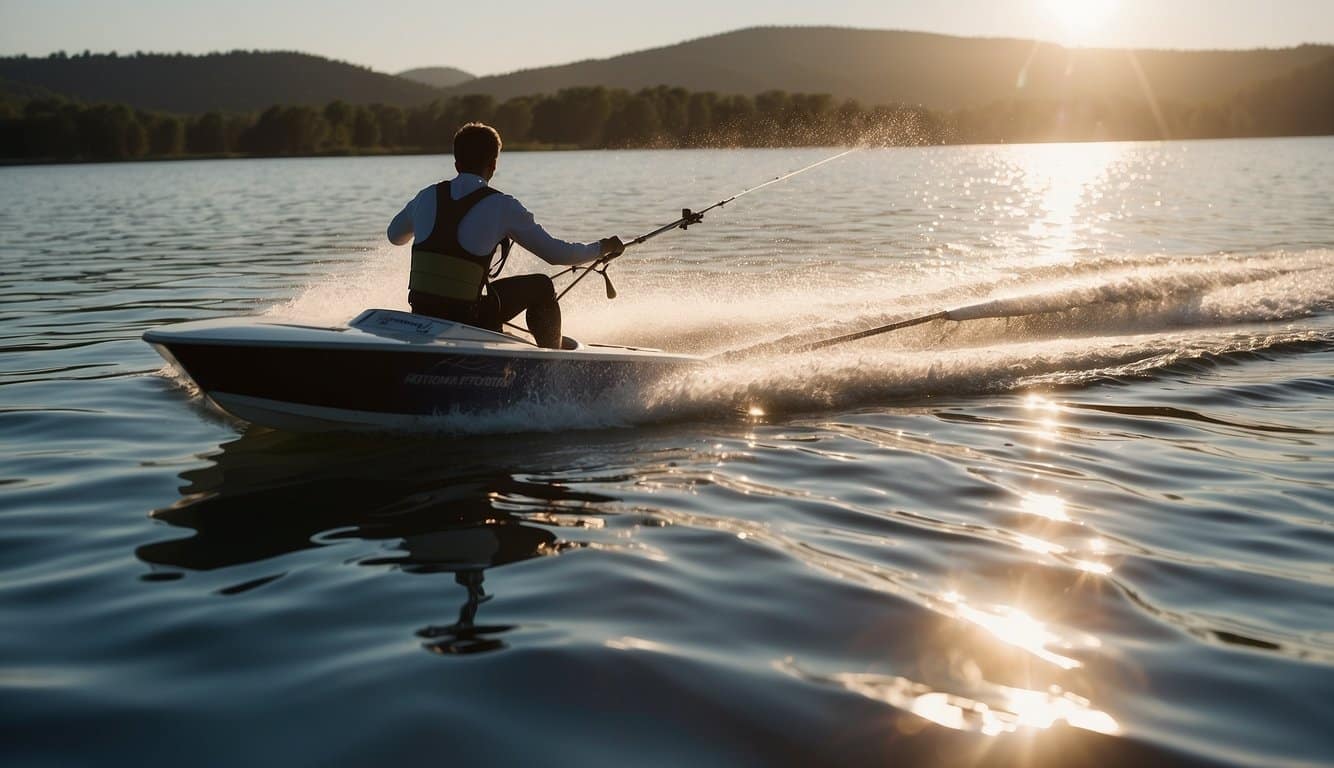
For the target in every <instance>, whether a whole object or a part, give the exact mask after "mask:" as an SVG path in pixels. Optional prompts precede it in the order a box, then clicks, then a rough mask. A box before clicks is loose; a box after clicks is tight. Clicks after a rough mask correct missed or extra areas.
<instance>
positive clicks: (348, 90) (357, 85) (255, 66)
mask: <svg viewBox="0 0 1334 768" xmlns="http://www.w3.org/2000/svg"><path fill="white" fill-rule="evenodd" d="M0 78H3V79H6V80H10V81H13V82H14V83H23V84H26V85H31V86H37V87H41V88H45V89H48V90H51V91H55V92H57V93H60V94H63V95H66V96H72V97H74V98H76V99H81V100H83V101H88V102H115V103H123V104H129V105H131V106H133V107H136V108H139V109H150V110H160V111H164V112H177V113H182V114H190V113H199V112H208V111H211V110H217V111H221V112H252V111H256V110H261V109H264V108H266V107H269V106H271V105H273V104H285V105H307V104H308V105H312V106H323V105H325V104H328V103H329V102H331V101H334V100H336V99H342V100H344V101H347V102H349V103H353V104H370V103H375V102H378V103H382V104H395V105H398V106H413V105H417V104H423V103H426V102H429V101H431V100H432V99H435V98H438V97H439V96H440V92H439V91H438V90H436V89H435V88H431V87H430V86H427V85H423V84H421V83H416V82H413V81H411V80H404V79H402V78H398V77H394V76H393V75H386V74H384V73H381V72H374V71H371V70H369V69H366V68H365V67H358V66H355V65H352V64H347V63H345V62H341V61H331V60H329V59H325V58H321V57H319V56H311V55H309V54H304V53H289V52H260V51H232V52H231V53H212V54H207V55H204V56H189V55H185V54H136V55H134V56H117V55H115V54H94V55H79V56H70V57H65V56H49V57H46V58H40V59H38V58H27V57H5V58H0Z"/></svg>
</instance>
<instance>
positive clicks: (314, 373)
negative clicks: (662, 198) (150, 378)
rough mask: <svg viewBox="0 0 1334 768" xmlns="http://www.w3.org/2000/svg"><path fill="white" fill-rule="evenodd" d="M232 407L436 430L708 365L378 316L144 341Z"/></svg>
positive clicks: (205, 330) (335, 426)
mask: <svg viewBox="0 0 1334 768" xmlns="http://www.w3.org/2000/svg"><path fill="white" fill-rule="evenodd" d="M144 340H145V341H147V342H148V343H149V344H152V345H153V346H154V348H156V349H157V351H158V352H159V353H160V354H161V355H162V356H163V357H164V358H166V359H167V361H168V362H170V363H171V364H172V365H173V366H175V367H176V369H177V370H179V371H181V372H182V373H183V374H184V375H186V376H188V377H189V378H190V379H192V380H193V381H194V382H195V384H197V385H198V387H199V389H200V390H201V391H202V392H203V394H204V395H205V396H206V397H207V398H208V399H209V400H211V401H212V402H213V403H214V404H216V405H217V406H218V407H219V408H221V409H222V410H224V411H226V412H228V413H230V414H232V415H234V416H236V417H238V418H241V419H244V420H246V421H250V422H254V423H256V424H262V425H264V426H268V427H273V428H276V429H284V430H290V431H299V432H313V431H328V430H348V429H380V430H400V429H407V430H412V429H430V428H431V427H432V424H433V423H438V422H437V420H438V419H439V418H440V417H442V416H467V415H470V414H482V413H497V412H503V411H504V410H505V409H507V408H512V407H514V406H516V405H518V404H521V403H525V402H533V403H544V402H551V403H556V402H572V401H573V402H578V403H593V402H596V401H597V400H598V399H599V398H601V397H605V396H607V395H608V394H610V393H612V392H614V391H618V390H633V389H634V388H642V387H646V386H649V385H651V384H653V383H654V382H657V381H660V380H662V379H663V378H665V377H667V376H669V375H671V374H673V373H677V372H680V371H682V370H685V369H689V368H691V367H694V366H698V365H701V364H702V363H703V359H702V358H699V357H694V356H691V355H679V354H671V353H667V352H663V351H661V350H657V349H645V348H640V347H622V346H611V345H604V344H582V343H580V342H578V341H575V340H573V339H570V338H568V337H566V338H565V343H564V345H563V348H562V349H543V348H541V347H538V346H536V345H534V344H533V343H532V342H529V341H527V340H525V339H522V338H519V337H517V336H511V335H509V334H506V333H496V332H492V331H488V330H484V329H481V328H474V327H472V326H468V325H464V324H462V323H455V322H450V321H447V320H438V319H435V318H431V317H426V316H423V315H416V314H412V313H409V312H400V311H396V310H391V309H368V310H366V311H365V312H362V313H361V314H360V315H358V316H357V317H356V318H355V319H354V320H352V321H351V322H350V323H348V324H347V325H346V326H343V327H323V326H312V325H301V324H296V323H290V322H282V321H276V320H272V319H264V318H237V319H229V320H204V321H199V322H191V323H182V324H179V325H172V326H166V327H163V328H155V329H153V330H150V331H148V332H147V333H145V334H144Z"/></svg>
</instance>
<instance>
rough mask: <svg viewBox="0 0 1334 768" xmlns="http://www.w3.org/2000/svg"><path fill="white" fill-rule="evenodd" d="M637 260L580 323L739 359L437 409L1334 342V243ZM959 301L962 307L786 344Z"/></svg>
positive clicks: (690, 396)
mask: <svg viewBox="0 0 1334 768" xmlns="http://www.w3.org/2000/svg"><path fill="white" fill-rule="evenodd" d="M401 261H402V260H395V259H393V258H391V257H389V256H387V255H386V254H383V253H378V252H377V253H376V254H375V256H374V259H373V261H372V262H371V263H369V264H367V265H366V266H364V267H363V268H362V269H361V270H360V271H359V272H357V273H355V274H353V275H343V276H339V277H337V278H333V279H329V280H326V281H322V282H320V283H317V284H315V285H312V286H309V287H308V288H307V289H306V290H305V291H303V292H302V293H301V294H300V295H299V296H297V297H296V298H295V299H293V300H292V301H290V302H288V303H286V304H283V305H280V306H277V307H274V308H272V309H271V310H270V314H272V315H275V316H281V317H292V318H300V319H301V320H303V321H306V322H310V321H322V322H329V323H340V322H344V321H346V320H347V319H348V318H350V317H352V316H353V315H355V314H356V313H357V312H359V311H361V309H363V308H364V307H366V306H401V305H402V303H403V291H402V285H403V284H404V282H405V279H406V276H405V274H402V273H401V272H402V269H401V268H402V265H401V264H399V262H401ZM386 264H394V265H396V266H395V268H393V269H385V265H386ZM527 266H529V265H526V264H520V265H519V269H523V268H525V267H527ZM534 266H535V265H534ZM636 266H637V267H641V266H642V268H630V267H628V266H626V267H623V268H622V272H624V273H625V274H624V275H621V276H618V283H620V293H621V296H622V297H623V298H621V299H619V300H617V301H616V302H607V301H605V300H604V299H603V297H602V296H601V292H600V291H596V290H592V289H589V290H586V291H582V292H575V293H572V294H571V296H570V297H569V299H567V301H566V305H565V314H566V326H567V332H568V333H570V334H571V335H574V336H576V337H579V338H581V339H583V340H585V341H597V342H606V343H614V344H626V345H643V346H653V347H658V348H662V349H666V350H669V351H672V352H687V353H693V354H700V355H706V356H708V355H725V356H726V359H725V360H722V359H720V361H718V362H715V363H714V364H712V365H709V366H706V367H704V368H703V369H701V370H697V371H691V372H687V373H683V374H681V375H677V376H674V377H673V378H671V379H669V380H666V381H663V382H661V383H660V384H658V385H656V386H653V387H651V388H648V389H636V390H633V391H621V392H617V393H614V394H613V395H612V396H609V397H604V398H601V399H599V401H598V402H597V403H596V404H595V405H592V406H590V405H588V404H579V405H575V404H571V403H570V402H569V401H566V400H563V399H559V398H556V399H553V398H550V397H545V398H542V399H535V400H533V401H531V402H525V403H521V404H520V405H518V406H516V407H514V408H511V409H506V411H505V412H503V413H496V414H491V415H489V416H480V417H479V416H478V415H476V414H468V415H467V416H463V415H458V414H454V415H451V414H441V415H440V416H439V417H438V418H436V419H432V420H429V421H428V422H427V423H424V424H423V427H424V428H427V429H434V430H440V431H445V432H517V431H532V430H559V429H569V428H583V429H596V428H603V427H616V426H628V425H634V424H642V423H647V422H655V421H665V420H682V419H686V420H689V419H715V418H755V417H757V416H759V415H761V414H763V415H764V416H766V417H772V416H774V415H777V414H790V413H800V412H810V411H819V410H826V409H830V408H835V409H845V408H859V407H873V406H878V405H887V404H902V403H905V402H911V401H921V400H923V399H926V398H936V397H942V396H965V395H976V394H986V393H995V392H1007V391H1014V390H1016V389H1022V388H1029V387H1078V386H1083V385H1086V384H1088V383H1090V382H1094V381H1100V380H1106V379H1108V378H1125V377H1147V376H1153V375H1156V374H1157V373H1159V372H1162V371H1165V370H1178V369H1180V366H1182V365H1195V366H1196V369H1198V366H1200V365H1203V366H1204V367H1205V368H1207V367H1208V366H1211V365H1216V364H1219V362H1220V361H1225V360H1227V359H1229V358H1235V357H1246V358H1251V357H1254V356H1256V355H1257V354H1258V355H1266V354H1288V353H1293V352H1307V351H1321V350H1328V349H1331V348H1334V251H1331V250H1329V249H1312V250H1307V251H1300V252H1268V253H1258V254H1216V255H1209V256H1189V257H1183V256H1164V255H1140V256H1120V257H1101V258H1092V259H1081V260H1079V261H1066V262H1060V263H1044V262H1041V261H1029V262H1023V261H1004V260H996V259H992V260H940V261H936V262H931V263H927V264H922V263H920V262H913V263H908V262H904V261H900V260H893V259H886V260H882V261H878V262H871V263H868V262H867V261H865V260H864V261H862V262H861V263H859V264H857V265H856V266H857V268H856V269H855V270H854V269H848V268H847V267H840V266H838V265H836V264H830V265H827V268H822V269H810V270H802V271H800V273H799V272H798V270H795V269H785V270H777V271H765V272H751V271H748V270H745V269H733V270H731V271H723V270H721V268H720V267H718V266H708V265H701V264H691V265H688V266H684V267H683V266H682V265H681V264H679V263H671V262H670V261H665V260H653V259H646V260H645V263H644V264H642V265H636ZM738 286H739V287H738ZM945 309H948V310H952V312H951V316H952V317H954V318H956V320H937V321H933V322H930V323H926V324H923V325H920V326H917V327H914V328H909V329H904V330H901V331H896V332H893V333H889V334H885V335H882V336H877V337H872V338H867V339H862V340H858V341H854V342H850V343H848V344H844V345H839V346H835V347H829V348H825V349H821V350H818V351H811V352H803V353H795V354H794V353H792V352H790V351H785V350H790V349H791V348H793V347H798V346H801V345H803V344H808V343H810V342H813V341H817V340H820V339H825V338H829V337H832V336H838V335H841V334H845V333H850V332H854V331H858V330H862V329H865V328H868V327H874V326H878V325H883V324H887V323H891V322H895V321H899V320H903V319H905V318H912V317H915V316H920V315H926V314H931V313H935V312H939V311H941V310H945Z"/></svg>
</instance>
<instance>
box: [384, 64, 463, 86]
mask: <svg viewBox="0 0 1334 768" xmlns="http://www.w3.org/2000/svg"><path fill="white" fill-rule="evenodd" d="M398 77H401V78H404V79H406V80H411V81H413V82H414V83H421V84H422V85H429V86H431V87H432V88H450V87H453V86H455V85H462V84H463V83H466V82H468V81H469V80H476V79H477V76H476V75H474V74H472V73H469V72H464V71H463V70H461V69H455V68H454V67H420V68H418V69H408V70H404V71H403V72H399V73H398Z"/></svg>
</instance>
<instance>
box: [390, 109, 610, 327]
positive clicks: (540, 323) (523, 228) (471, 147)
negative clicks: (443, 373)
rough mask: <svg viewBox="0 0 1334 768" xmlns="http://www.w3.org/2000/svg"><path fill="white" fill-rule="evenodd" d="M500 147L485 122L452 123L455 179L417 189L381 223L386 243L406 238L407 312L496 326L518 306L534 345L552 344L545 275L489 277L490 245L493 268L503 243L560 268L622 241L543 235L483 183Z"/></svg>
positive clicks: (554, 316) (553, 315) (556, 317)
mask: <svg viewBox="0 0 1334 768" xmlns="http://www.w3.org/2000/svg"><path fill="white" fill-rule="evenodd" d="M500 146H501V144H500V134H499V133H497V132H496V130H495V129H494V128H492V127H491V126H489V125H484V124H482V123H468V124H467V125H465V126H463V127H462V128H460V129H459V130H458V133H456V134H454V168H455V170H457V171H458V176H455V177H454V178H453V179H451V180H449V181H442V182H440V183H439V184H432V185H431V186H429V187H427V188H425V189H423V190H422V191H420V192H418V193H417V196H416V197H414V198H413V199H412V201H411V202H409V203H408V204H407V205H406V206H404V208H403V210H401V211H399V213H398V215H397V216H395V217H394V219H393V221H391V222H389V231H388V235H389V242H391V243H393V244H394V245H404V244H406V243H407V242H408V241H409V240H411V241H412V274H411V277H410V278H409V279H408V304H409V305H411V307H412V311H413V312H416V313H417V314H420V315H430V316H432V317H439V318H442V319H445V320H454V321H456V322H460V323H467V324H468V325H475V326H478V327H480V328H487V329H489V330H493V331H499V330H500V329H501V327H502V324H503V323H504V322H505V321H507V320H510V319H512V318H514V317H515V316H517V315H518V314H519V313H520V312H523V311H525V310H526V311H527V312H528V315H527V321H528V330H529V331H531V332H532V334H533V338H534V339H535V340H536V341H537V343H538V345H540V346H543V347H548V348H550V349H559V348H560V345H561V332H560V305H559V304H557V303H556V290H555V287H554V286H553V285H552V284H551V278H550V277H547V276H546V275H520V276H518V277H507V278H504V279H503V280H496V281H494V282H491V281H490V278H491V277H494V276H495V275H496V274H499V271H500V270H499V268H497V269H495V270H493V269H492V258H493V257H494V256H495V253H496V248H497V246H500V247H501V249H502V251H501V257H500V263H499V264H498V265H497V267H503V266H504V264H505V257H506V256H508V255H509V248H510V241H511V240H512V241H513V242H516V243H518V244H519V245H522V246H523V247H524V248H526V249H528V250H529V251H531V252H532V253H533V254H535V255H536V256H537V257H538V258H540V259H542V260H543V261H546V262H547V263H549V264H556V265H560V266H568V265H572V264H583V263H585V262H589V261H594V260H595V259H598V258H599V257H602V256H614V255H618V254H620V253H621V251H623V250H624V249H625V244H624V243H622V242H621V239H620V238H618V237H614V236H613V237H606V238H603V239H602V240H600V241H599V242H596V243H567V242H565V241H563V240H557V239H556V238H554V237H552V236H551V235H549V234H547V232H546V230H544V229H543V228H542V227H541V226H540V225H539V224H538V223H537V222H536V221H535V220H534V219H533V214H531V213H529V212H528V209H526V208H524V207H523V204H522V203H520V202H519V201H518V200H515V199H514V198H512V197H510V196H509V195H506V194H503V193H501V192H500V191H498V190H496V189H494V188H492V187H490V186H488V184H487V182H489V181H490V180H491V177H492V176H493V175H495V172H496V161H497V159H498V158H499V157H500ZM484 287H485V289H486V292H485V293H483V290H482V289H483V288H484Z"/></svg>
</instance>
